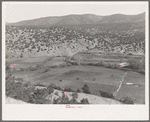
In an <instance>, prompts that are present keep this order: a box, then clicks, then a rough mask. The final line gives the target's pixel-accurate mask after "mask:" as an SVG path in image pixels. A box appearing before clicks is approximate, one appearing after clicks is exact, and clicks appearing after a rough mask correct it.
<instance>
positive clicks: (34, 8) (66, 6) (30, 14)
mask: <svg viewBox="0 0 150 122" xmlns="http://www.w3.org/2000/svg"><path fill="white" fill-rule="evenodd" d="M146 4H147V3H146V2H2V11H3V14H2V16H3V19H5V22H9V23H10V22H18V21H23V20H30V19H35V18H41V17H48V16H64V15H69V14H95V15H101V16H105V15H112V14H126V15H134V14H140V13H143V12H145V11H146Z"/></svg>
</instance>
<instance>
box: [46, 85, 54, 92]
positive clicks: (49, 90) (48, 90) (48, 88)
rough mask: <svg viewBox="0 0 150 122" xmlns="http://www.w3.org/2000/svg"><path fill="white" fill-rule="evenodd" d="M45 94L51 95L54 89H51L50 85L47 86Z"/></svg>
mask: <svg viewBox="0 0 150 122" xmlns="http://www.w3.org/2000/svg"><path fill="white" fill-rule="evenodd" d="M47 92H48V94H51V93H53V92H54V88H53V87H52V86H51V85H49V86H48V87H47Z"/></svg>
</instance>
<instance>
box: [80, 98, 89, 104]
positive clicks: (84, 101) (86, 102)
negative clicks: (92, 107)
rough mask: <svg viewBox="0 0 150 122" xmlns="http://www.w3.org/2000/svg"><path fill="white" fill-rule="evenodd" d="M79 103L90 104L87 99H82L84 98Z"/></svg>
mask: <svg viewBox="0 0 150 122" xmlns="http://www.w3.org/2000/svg"><path fill="white" fill-rule="evenodd" d="M80 102H81V104H90V103H89V101H88V99H84V98H83V99H82V100H81V101H80Z"/></svg>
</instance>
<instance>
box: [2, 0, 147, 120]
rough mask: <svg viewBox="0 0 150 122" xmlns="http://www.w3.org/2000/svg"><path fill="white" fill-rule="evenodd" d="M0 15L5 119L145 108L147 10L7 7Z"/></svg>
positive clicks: (128, 6)
mask: <svg viewBox="0 0 150 122" xmlns="http://www.w3.org/2000/svg"><path fill="white" fill-rule="evenodd" d="M2 13H3V15H2V21H3V22H2V27H3V28H2V33H3V40H2V47H3V48H2V49H3V52H2V55H3V62H2V68H3V72H2V73H3V81H2V84H3V85H2V86H3V89H2V92H3V104H4V105H5V107H6V106H7V107H6V109H4V111H7V112H8V113H9V112H10V111H11V113H12V109H8V107H14V106H17V108H16V109H17V110H18V109H19V111H21V110H20V108H19V106H20V107H24V108H25V109H26V107H25V106H27V107H29V109H28V110H30V108H33V109H34V107H41V108H42V107H43V106H44V108H46V106H48V107H49V106H51V107H57V109H54V108H53V109H54V111H57V110H58V109H59V108H58V106H60V109H61V108H63V109H65V110H67V112H68V116H67V115H65V116H67V117H68V118H70V117H69V111H76V112H77V111H88V110H90V108H91V107H92V106H94V107H95V108H98V107H102V109H98V110H99V111H101V112H100V113H102V110H104V109H105V106H106V110H104V111H105V112H106V111H107V110H108V109H110V108H111V107H114V106H115V107H116V108H117V109H120V107H122V108H128V107H129V111H130V109H132V107H136V106H137V107H141V106H143V107H145V106H146V105H148V99H149V93H148V90H149V83H148V82H149V81H148V68H149V64H148V60H149V57H148V56H149V55H148V54H149V47H148V46H149V41H148V22H149V20H148V2H66V1H65V2H25V1H24V2H13V1H12V2H3V3H2ZM117 106H118V107H117ZM108 107H109V108H108ZM107 108H108V109H107ZM122 108H121V109H122ZM14 109H15V108H14ZM53 109H51V110H53ZM117 109H116V110H117ZM121 109H120V110H121ZM49 110H50V109H49ZM92 110H93V109H92ZM98 110H96V111H98ZM112 110H114V108H113V109H112ZM42 111H44V109H43V108H42V109H41V113H42ZM45 111H46V112H48V110H47V109H46V110H45ZM45 111H44V112H45ZM58 111H59V110H58ZM132 111H134V110H132ZM141 112H143V111H142V109H141ZM18 113H19V112H18ZM20 113H21V112H20ZM31 113H32V112H31ZM33 113H34V112H33ZM118 113H119V110H118ZM121 113H123V112H120V114H121ZM127 113H128V112H127ZM131 113H132V112H131V111H130V112H129V114H131ZM146 113H147V112H145V114H146ZM12 114H13V113H12ZM93 114H94V112H93ZM112 114H115V113H113V112H112ZM133 114H135V115H133V117H135V116H137V115H141V113H140V109H138V112H137V113H136V111H135V113H133ZM143 114H144V113H143ZM97 115H98V114H97ZM4 116H5V117H4V118H7V117H8V114H7V115H4ZM14 116H15V115H14ZM23 116H26V117H27V115H23ZM30 116H32V115H30ZM36 116H37V115H36ZM39 116H40V115H38V117H37V118H39ZM56 116H57V117H58V118H59V115H56ZM60 116H61V117H62V116H63V115H60ZM79 116H80V115H78V117H79ZM105 116H106V115H105ZM144 116H145V118H146V117H147V118H148V115H141V116H137V119H138V118H140V117H141V118H142V117H144ZM9 117H10V116H9ZM9 117H8V118H9ZM32 117H33V118H34V119H36V117H35V116H32ZM32 117H31V118H28V117H27V118H28V120H30V119H31V120H32V119H33V118H32ZM57 117H56V119H57ZM84 117H85V116H82V117H81V120H82V119H83V118H84ZM102 117H103V118H105V117H104V116H103V115H102ZM128 117H129V118H131V116H128ZM10 118H12V119H14V118H13V117H12V116H11V117H10ZM20 118H21V116H20ZM52 118H53V117H52ZM74 118H75V117H73V119H74ZM85 118H86V119H88V116H86V117H85ZM90 118H92V117H91V116H89V120H90ZM97 118H98V116H96V119H97ZM109 118H110V119H111V117H108V118H105V119H106V120H108V119H109ZM112 118H115V116H113V117H112ZM119 118H120V116H119ZM53 119H54V118H53ZM59 119H60V118H59ZM63 119H64V118H63ZM116 120H117V118H116Z"/></svg>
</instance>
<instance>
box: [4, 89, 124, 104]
mask: <svg viewBox="0 0 150 122" xmlns="http://www.w3.org/2000/svg"><path fill="white" fill-rule="evenodd" d="M57 93H58V95H56V94H57ZM65 95H67V96H68V98H69V100H71V98H72V92H65ZM59 96H62V91H60V90H54V92H53V93H52V94H51V95H49V96H47V99H49V98H50V100H51V101H53V100H54V98H55V99H57V98H58V97H59ZM83 98H85V99H88V101H89V103H90V104H123V103H121V102H119V101H116V100H113V99H109V98H104V97H99V96H95V95H90V94H85V93H78V98H77V101H78V102H80V101H81V100H82V99H83ZM5 100H6V104H31V103H26V102H24V101H21V100H17V99H14V98H10V97H5Z"/></svg>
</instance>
